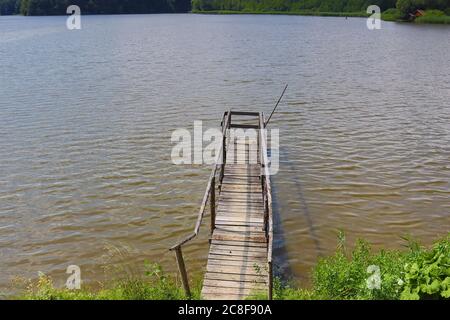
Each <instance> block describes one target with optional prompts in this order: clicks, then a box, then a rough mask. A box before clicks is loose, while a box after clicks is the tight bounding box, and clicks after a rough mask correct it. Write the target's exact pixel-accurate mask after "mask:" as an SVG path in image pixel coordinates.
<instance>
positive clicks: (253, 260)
mask: <svg viewBox="0 0 450 320" xmlns="http://www.w3.org/2000/svg"><path fill="white" fill-rule="evenodd" d="M208 259H212V260H222V261H223V263H224V264H227V263H231V264H232V265H239V264H236V263H232V262H240V263H241V265H242V266H245V264H249V265H248V266H250V267H254V266H255V265H258V266H259V265H267V255H265V256H264V257H263V256H259V257H255V256H253V257H251V256H243V255H241V256H239V255H224V254H215V253H212V252H210V253H209V254H208Z"/></svg>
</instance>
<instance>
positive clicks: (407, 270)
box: [19, 234, 450, 300]
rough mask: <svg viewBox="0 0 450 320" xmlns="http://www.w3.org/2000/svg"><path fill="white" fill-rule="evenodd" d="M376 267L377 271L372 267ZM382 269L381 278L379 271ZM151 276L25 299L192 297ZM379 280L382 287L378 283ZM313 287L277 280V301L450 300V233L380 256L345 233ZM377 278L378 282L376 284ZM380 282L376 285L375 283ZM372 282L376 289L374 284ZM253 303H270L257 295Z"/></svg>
mask: <svg viewBox="0 0 450 320" xmlns="http://www.w3.org/2000/svg"><path fill="white" fill-rule="evenodd" d="M371 266H372V267H371ZM373 266H376V267H375V269H377V268H378V270H379V274H378V275H377V273H376V272H375V273H374V269H372V270H370V268H373ZM146 270H147V271H146V272H145V275H144V276H142V277H140V278H136V277H126V278H125V279H121V280H116V281H112V282H110V283H111V286H110V287H108V288H104V289H100V290H89V289H88V288H83V289H82V290H66V289H57V288H55V287H54V286H53V283H52V280H51V279H50V278H49V277H47V276H45V275H42V276H41V277H40V278H39V279H38V280H36V281H30V282H29V284H28V287H27V288H26V290H25V291H24V293H23V294H22V295H20V296H19V298H20V299H33V300H34V299H41V300H161V299H163V300H182V299H187V297H186V296H185V294H184V292H183V290H182V286H181V283H180V282H179V281H177V279H176V278H175V277H173V276H170V275H167V274H165V273H164V272H163V270H162V269H161V267H160V266H158V265H155V264H153V265H147V267H146ZM377 276H379V280H380V281H381V282H380V286H379V287H377V286H373V284H376V282H377V281H376V277H377ZM311 278H312V286H311V287H310V288H308V289H305V288H299V286H298V285H297V284H294V283H288V282H284V281H281V280H280V279H279V278H275V280H274V299H278V300H318V299H320V300H323V299H325V300H371V299H385V300H399V299H405V300H413V299H449V298H450V234H448V235H447V236H446V237H445V238H443V239H441V240H438V241H437V242H436V243H435V244H434V245H433V246H432V247H430V248H424V247H422V246H420V245H419V244H417V243H416V242H413V241H410V240H409V241H408V245H407V248H406V249H405V250H402V251H399V250H381V251H378V252H374V251H373V250H372V249H371V247H370V245H369V244H368V243H367V242H365V241H363V240H359V241H358V242H357V244H356V245H355V247H354V249H353V250H348V249H347V247H346V243H345V236H344V235H343V234H340V237H339V241H338V247H337V249H336V252H335V254H334V255H332V256H329V257H325V258H322V259H320V260H319V261H318V263H317V265H316V266H315V267H314V268H313V270H312V275H311ZM370 280H372V281H370ZM373 280H375V281H373ZM368 281H369V284H372V286H368ZM191 287H192V288H193V290H192V291H193V295H192V297H191V299H200V289H201V281H199V280H196V281H193V282H192V283H191ZM249 298H250V299H266V298H267V296H266V295H251V296H250V297H249Z"/></svg>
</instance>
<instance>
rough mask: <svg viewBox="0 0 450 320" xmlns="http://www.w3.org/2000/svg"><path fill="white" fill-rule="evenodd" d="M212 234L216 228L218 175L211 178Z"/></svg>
mask: <svg viewBox="0 0 450 320" xmlns="http://www.w3.org/2000/svg"><path fill="white" fill-rule="evenodd" d="M209 201H210V205H211V235H212V234H213V232H214V229H216V177H213V178H212V180H211V198H210V200H209Z"/></svg>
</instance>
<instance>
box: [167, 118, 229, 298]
mask: <svg viewBox="0 0 450 320" xmlns="http://www.w3.org/2000/svg"><path fill="white" fill-rule="evenodd" d="M223 118H224V120H225V122H223V121H222V141H221V145H220V151H219V154H218V155H217V157H216V161H215V163H214V167H213V169H212V171H211V175H210V176H209V180H208V185H207V186H206V191H205V194H204V196H203V200H202V205H201V206H200V210H199V213H198V217H197V222H196V224H195V228H194V232H193V233H192V234H190V235H189V236H187V237H186V238H184V239H183V240H181V241H179V242H178V243H177V244H175V245H173V246H172V247H171V248H170V249H169V250H170V251H173V250H175V252H176V257H177V262H178V269H179V271H180V274H181V280H182V282H183V287H184V290H185V292H186V294H187V295H188V296H190V289H189V283H188V277H187V272H186V266H185V264H184V259H183V254H182V251H181V246H183V245H184V244H186V243H187V242H189V241H191V240H192V239H194V238H195V237H196V236H197V235H198V233H199V231H200V226H201V224H202V220H203V217H204V215H205V210H206V206H207V203H208V200H209V198H210V195H211V233H212V231H213V229H214V226H215V186H216V183H215V180H216V173H217V167H218V164H219V160H220V158H221V157H222V163H221V174H220V178H219V179H220V183H221V182H222V181H221V180H222V178H223V170H224V164H225V161H226V133H227V129H228V128H229V127H230V124H231V110H228V111H227V112H225V113H224V116H223Z"/></svg>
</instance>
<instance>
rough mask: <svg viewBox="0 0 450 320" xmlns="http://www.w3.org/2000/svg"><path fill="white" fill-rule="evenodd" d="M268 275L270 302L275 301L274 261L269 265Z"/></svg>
mask: <svg viewBox="0 0 450 320" xmlns="http://www.w3.org/2000/svg"><path fill="white" fill-rule="evenodd" d="M267 267H268V269H269V270H268V273H269V290H268V293H267V295H268V298H269V300H272V299H273V270H272V261H269V262H268V264H267Z"/></svg>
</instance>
